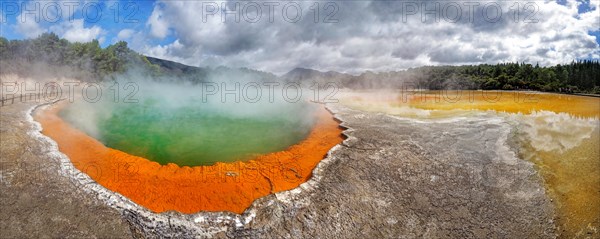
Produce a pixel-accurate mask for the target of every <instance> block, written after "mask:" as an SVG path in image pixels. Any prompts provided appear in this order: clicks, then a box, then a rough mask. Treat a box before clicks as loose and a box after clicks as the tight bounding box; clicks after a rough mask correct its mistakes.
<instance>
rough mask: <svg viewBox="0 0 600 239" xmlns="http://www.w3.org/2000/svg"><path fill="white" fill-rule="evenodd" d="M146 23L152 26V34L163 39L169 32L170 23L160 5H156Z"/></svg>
mask: <svg viewBox="0 0 600 239" xmlns="http://www.w3.org/2000/svg"><path fill="white" fill-rule="evenodd" d="M146 25H147V26H149V27H150V34H151V35H152V36H153V37H156V38H160V39H162V38H165V37H166V36H167V35H168V34H169V24H168V23H167V22H166V21H165V19H164V17H163V12H162V10H161V9H160V8H159V6H158V5H157V6H155V7H154V10H153V11H152V14H151V15H150V17H149V18H148V22H146Z"/></svg>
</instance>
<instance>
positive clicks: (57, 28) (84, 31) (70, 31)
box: [50, 19, 104, 43]
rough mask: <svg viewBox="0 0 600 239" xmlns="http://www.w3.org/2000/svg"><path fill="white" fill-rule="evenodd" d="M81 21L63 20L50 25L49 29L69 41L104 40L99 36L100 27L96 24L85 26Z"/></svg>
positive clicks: (102, 31) (101, 32)
mask: <svg viewBox="0 0 600 239" xmlns="http://www.w3.org/2000/svg"><path fill="white" fill-rule="evenodd" d="M83 23H84V22H83V19H75V20H73V21H65V22H62V23H61V24H59V25H54V26H52V27H50V30H51V31H53V32H55V33H56V34H58V35H60V36H61V37H63V38H65V39H67V40H69V41H71V42H90V41H92V40H94V39H98V41H100V43H102V41H104V40H103V39H104V38H103V37H102V36H101V35H102V34H104V30H102V28H101V27H99V26H97V25H96V26H92V27H90V28H86V27H85V26H84V24H83Z"/></svg>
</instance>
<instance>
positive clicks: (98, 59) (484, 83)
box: [0, 33, 600, 94]
mask: <svg viewBox="0 0 600 239" xmlns="http://www.w3.org/2000/svg"><path fill="white" fill-rule="evenodd" d="M32 66H35V67H32ZM44 66H45V67H44ZM132 69H134V70H136V72H139V73H140V74H142V75H145V76H148V77H149V78H156V79H159V80H160V79H163V80H164V79H168V80H172V79H174V78H176V79H178V80H179V79H184V80H189V81H194V82H198V81H203V80H205V79H208V77H211V76H221V77H229V78H231V77H234V78H243V79H248V80H250V79H262V80H275V79H277V78H278V77H276V76H275V75H273V74H271V73H268V72H262V71H257V70H252V69H247V68H240V69H231V68H227V67H217V68H204V67H193V66H187V65H184V64H180V63H176V62H172V61H166V60H162V59H158V58H151V57H146V56H143V55H141V54H138V53H136V52H135V51H133V50H131V49H129V47H128V46H127V43H126V42H123V41H121V42H117V43H115V44H113V45H110V46H108V47H106V48H102V47H100V44H99V43H98V41H95V40H94V41H91V42H88V43H71V42H69V41H67V40H65V39H60V38H59V37H58V36H57V35H56V34H53V33H45V34H43V35H41V36H40V37H38V38H35V39H27V40H10V41H9V40H7V39H6V38H2V37H0V74H4V73H17V74H23V75H28V74H32V72H35V71H36V70H37V71H41V72H40V73H41V74H44V75H54V76H59V77H60V76H65V77H75V78H78V79H82V80H103V79H106V77H109V76H113V75H115V74H119V73H124V72H127V71H128V70H132ZM240 76H241V77H240ZM279 79H281V80H284V81H301V82H305V81H316V82H319V83H323V82H329V81H331V82H335V83H336V84H340V85H341V86H342V87H348V88H355V89H377V88H396V89H397V88H401V87H418V88H423V89H433V90H435V89H486V90H494V89H503V90H541V91H552V92H577V93H593V94H600V62H598V61H597V60H594V61H592V60H583V61H573V62H571V63H569V64H565V65H556V66H549V67H541V66H538V65H537V64H536V65H532V64H527V63H500V64H496V65H489V64H481V65H468V66H424V67H418V68H411V69H408V70H402V71H390V72H381V73H374V72H370V71H367V72H365V73H362V74H361V75H358V76H353V75H348V74H343V73H338V72H319V71H316V70H311V69H301V68H297V69H294V70H292V71H291V72H290V73H288V74H285V75H283V76H282V77H279Z"/></svg>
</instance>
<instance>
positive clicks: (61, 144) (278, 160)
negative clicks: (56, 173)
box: [34, 103, 344, 214]
mask: <svg viewBox="0 0 600 239" xmlns="http://www.w3.org/2000/svg"><path fill="white" fill-rule="evenodd" d="M64 106H65V104H64V103H63V104H56V105H53V106H50V107H48V108H47V109H46V110H44V111H43V112H37V113H36V114H35V116H34V119H35V120H36V121H38V122H39V123H40V124H41V125H42V128H43V130H42V134H44V135H46V136H48V137H50V138H51V139H53V140H54V141H56V143H57V144H58V149H59V150H60V151H61V152H63V153H64V154H66V155H67V156H68V157H69V158H70V160H71V162H73V165H75V167H76V168H77V169H79V170H80V171H82V172H85V173H87V174H88V175H89V176H90V177H91V178H92V179H93V180H95V181H96V182H98V183H99V184H100V185H102V186H104V187H106V188H108V189H110V190H112V191H114V192H118V193H120V194H122V195H123V196H125V197H127V198H129V199H131V200H132V201H134V202H135V203H137V204H139V205H141V206H144V207H146V208H148V209H150V210H151V211H154V212H165V211H169V210H175V211H178V212H182V213H196V212H199V211H231V212H235V213H239V214H241V213H243V212H244V210H246V209H247V208H248V207H249V206H250V205H251V204H252V202H253V201H254V200H255V199H257V198H260V197H263V196H266V195H268V194H271V193H275V192H280V191H285V190H290V189H293V188H296V187H298V186H299V185H300V184H302V183H303V182H306V181H307V180H308V179H309V178H310V177H311V174H312V170H313V169H314V168H315V167H316V166H317V164H318V163H319V162H320V161H321V160H322V159H323V158H325V156H326V155H327V152H328V151H329V150H330V149H331V148H332V147H333V146H335V145H337V144H339V143H341V142H342V141H343V139H344V138H343V136H342V134H341V133H342V129H341V128H340V127H339V124H338V122H337V121H336V120H335V119H334V118H333V116H332V115H331V113H329V112H328V111H327V110H326V109H325V108H324V107H319V108H320V109H319V110H318V111H317V114H318V120H317V122H316V123H315V126H314V127H313V128H312V130H311V132H310V133H309V135H308V136H307V138H306V139H304V140H303V141H301V142H300V143H298V144H296V145H293V146H291V147H289V148H288V149H287V150H285V151H280V152H275V153H269V154H265V155H260V156H258V157H256V158H255V159H253V160H250V161H247V162H234V163H216V164H215V165H211V166H194V167H188V166H184V167H180V166H178V165H175V164H167V165H160V164H159V163H156V162H152V161H150V160H147V159H145V158H142V157H137V156H133V155H129V154H127V153H125V152H122V151H119V150H116V149H112V148H108V147H106V146H104V145H103V144H102V143H101V142H99V141H98V140H96V139H94V138H92V137H90V136H88V135H87V134H85V133H83V132H82V131H80V130H78V129H75V128H74V127H71V126H70V125H69V124H68V123H67V122H65V121H63V120H62V119H61V118H60V117H59V116H58V112H59V111H60V110H61V109H62V108H64Z"/></svg>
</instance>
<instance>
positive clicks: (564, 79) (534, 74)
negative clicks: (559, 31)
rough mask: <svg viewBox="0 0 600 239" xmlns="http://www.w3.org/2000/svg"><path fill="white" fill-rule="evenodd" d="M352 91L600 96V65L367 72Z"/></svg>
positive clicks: (350, 84) (503, 65) (589, 62)
mask: <svg viewBox="0 0 600 239" xmlns="http://www.w3.org/2000/svg"><path fill="white" fill-rule="evenodd" d="M346 85H347V86H348V87H351V88H383V87H392V88H399V87H406V86H407V85H408V87H419V88H423V89H432V90H435V89H484V90H539V91H552V92H571V93H573V92H578V93H594V94H600V62H598V61H597V60H595V61H592V60H582V61H573V62H571V63H569V64H565V65H556V66H550V67H540V66H539V65H537V64H536V65H531V64H526V63H499V64H496V65H489V64H481V65H467V66H424V67H418V68H412V69H408V70H405V71H393V72H383V73H373V72H365V73H363V74H361V75H359V76H355V77H352V78H351V80H350V82H348V83H347V84H346Z"/></svg>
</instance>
